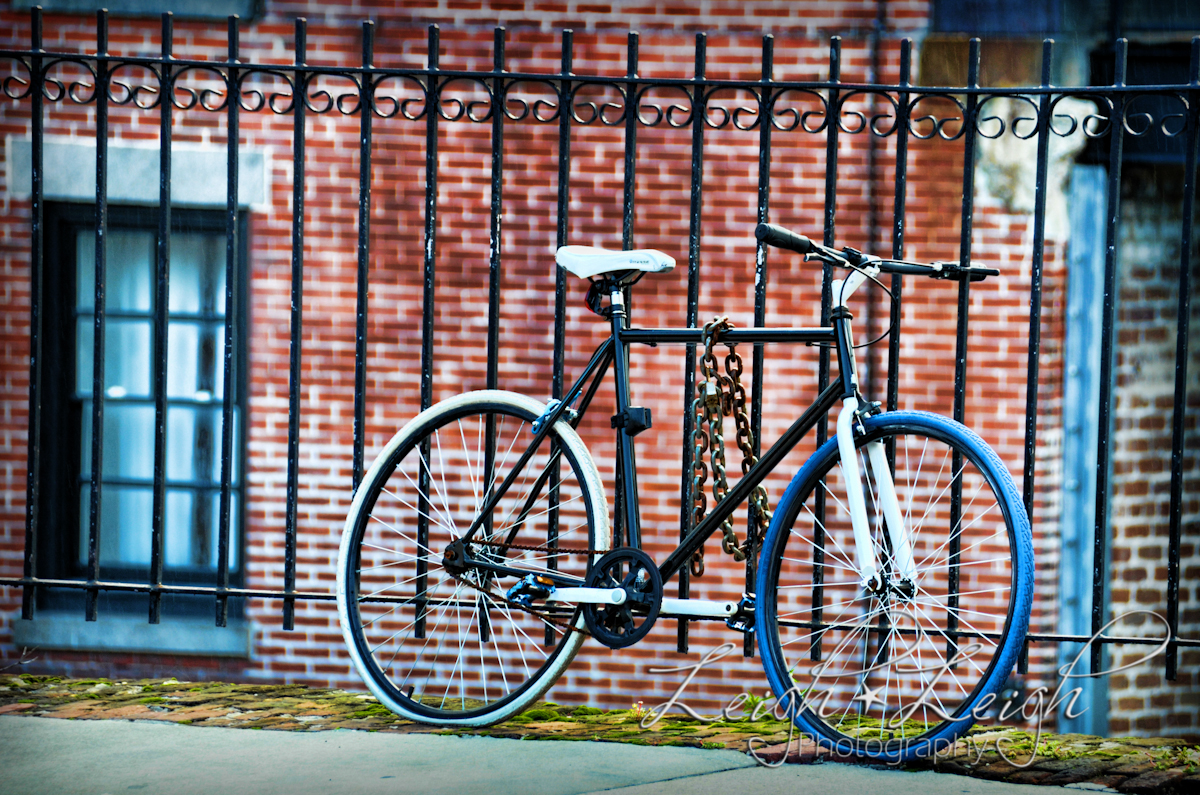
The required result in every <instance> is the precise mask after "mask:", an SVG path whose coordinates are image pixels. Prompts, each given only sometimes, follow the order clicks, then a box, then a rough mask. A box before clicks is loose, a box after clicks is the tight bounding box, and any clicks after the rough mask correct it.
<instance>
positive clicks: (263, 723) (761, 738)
mask: <svg viewBox="0 0 1200 795" xmlns="http://www.w3.org/2000/svg"><path fill="white" fill-rule="evenodd" d="M2 714H14V715H22V716H35V717H47V718H62V719H68V720H138V721H155V722H169V723H177V724H190V725H196V726H224V727H231V728H243V729H261V730H274V731H302V732H313V731H330V730H336V729H354V730H359V731H379V732H396V733H421V734H452V735H464V734H470V735H479V736H489V737H504V738H513V739H538V740H556V741H588V740H590V741H598V742H621V743H632V744H636V745H651V746H658V745H665V746H684V747H692V748H727V749H734V750H739V751H742V752H749V751H750V750H751V749H753V755H754V756H755V757H756V758H758V759H759V760H760V761H762V762H764V763H768V764H784V763H787V764H816V763H822V762H844V763H849V764H860V763H861V762H860V760H856V759H851V758H846V757H842V756H839V755H837V754H835V753H833V752H832V751H831V749H828V748H821V747H818V746H817V745H816V744H814V743H813V742H812V741H810V740H808V739H802V738H799V737H797V736H793V735H792V734H790V733H789V726H788V725H787V724H785V723H783V722H780V721H776V720H773V719H772V718H771V717H770V716H767V717H766V718H764V719H761V720H757V721H754V720H750V719H749V716H747V717H744V718H741V719H736V718H735V719H732V720H722V721H716V722H704V721H700V720H696V719H694V718H690V717H687V716H684V715H666V716H664V717H663V718H662V719H660V720H659V721H657V722H656V723H655V725H654V726H652V727H650V728H645V729H644V728H642V726H641V720H642V718H643V717H644V716H645V714H646V713H645V710H644V709H643V708H642V706H641V704H635V705H633V706H632V708H631V709H628V710H607V711H606V710H600V709H595V708H591V707H568V706H560V705H557V704H553V703H540V704H538V705H537V706H535V707H534V708H532V709H529V710H526V711H525V712H524V713H523V714H521V715H518V716H517V717H515V718H513V719H512V720H509V721H506V722H504V723H501V724H497V725H495V726H491V727H488V728H486V729H478V730H458V729H446V728H441V727H437V726H426V725H422V724H416V723H412V722H410V721H407V720H403V719H401V718H398V717H397V716H396V715H394V714H392V713H391V712H389V711H388V710H387V709H386V708H385V707H383V706H382V705H381V704H379V702H378V701H376V700H375V698H374V697H372V696H369V695H365V694H362V693H354V692H350V691H346V690H327V689H318V688H310V687H306V686H304V685H266V684H263V685H256V684H228V683H223V682H180V681H177V680H175V679H167V680H161V679H142V680H130V681H111V680H107V679H62V678H59V677H54V676H15V677H14V676H0V715H2ZM1035 739H1036V740H1037V753H1036V755H1034V754H1031V752H1032V751H1033V748H1034V740H1035ZM1000 749H1003V755H1002V754H1001V750H1000ZM1005 757H1007V759H1006V758H1005ZM906 769H914V770H919V769H933V770H937V771H940V772H944V773H955V774H958V775H966V776H972V777H975V778H982V779H990V780H993V781H1007V782H1010V783H1015V784H1041V785H1047V786H1066V787H1070V788H1074V789H1084V790H1091V791H1098V792H1121V793H1128V794H1129V795H1174V794H1175V793H1178V794H1179V795H1200V748H1198V747H1197V746H1196V745H1193V744H1189V743H1187V742H1185V741H1183V740H1178V739H1167V738H1133V737H1119V738H1104V737H1093V736H1089V735H1081V734H1064V735H1053V734H1047V733H1042V734H1041V735H1040V737H1037V738H1035V737H1034V736H1033V735H1032V734H1030V733H1029V732H1026V731H1024V730H1021V729H1016V728H1010V727H994V726H991V727H976V728H975V729H973V730H972V731H971V733H970V734H969V735H968V736H967V737H965V738H963V739H960V740H959V741H958V742H957V743H956V744H955V746H954V747H953V748H948V749H946V751H945V753H943V754H939V755H938V756H937V758H935V759H932V760H928V761H922V762H920V763H917V764H910V765H907V766H906Z"/></svg>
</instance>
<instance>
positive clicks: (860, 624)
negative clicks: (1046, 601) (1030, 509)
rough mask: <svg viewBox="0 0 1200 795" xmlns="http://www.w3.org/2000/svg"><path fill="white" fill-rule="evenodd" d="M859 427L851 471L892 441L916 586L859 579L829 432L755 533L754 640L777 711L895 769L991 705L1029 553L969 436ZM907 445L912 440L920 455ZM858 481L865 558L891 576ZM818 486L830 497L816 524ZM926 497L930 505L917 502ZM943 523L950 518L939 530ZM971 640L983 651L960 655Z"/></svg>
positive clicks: (930, 428) (1003, 479)
mask: <svg viewBox="0 0 1200 795" xmlns="http://www.w3.org/2000/svg"><path fill="white" fill-rule="evenodd" d="M864 426H865V434H863V435H861V436H860V438H858V439H857V440H856V444H857V450H858V459H859V462H860V468H862V471H864V472H866V471H867V469H866V466H867V461H868V458H867V456H866V455H865V454H864V453H865V449H866V448H865V445H866V444H867V443H868V442H870V441H875V440H882V441H886V440H889V439H890V440H892V444H893V445H895V447H894V448H893V449H894V465H893V467H892V468H893V470H894V471H895V482H896V489H897V492H898V497H899V502H900V505H901V508H902V510H904V511H905V514H906V523H907V524H908V525H909V532H910V533H912V536H911V538H912V541H913V545H914V559H915V560H916V561H918V569H917V576H916V583H915V584H913V585H911V586H904V585H903V583H900V585H899V586H898V587H897V588H894V589H890V590H888V591H887V592H886V593H882V594H880V593H871V592H870V591H868V589H866V588H865V587H863V585H862V583H861V577H860V576H859V574H858V572H857V570H856V558H855V557H854V553H853V552H852V550H853V535H852V530H851V529H850V522H849V518H848V514H847V511H846V507H845V497H844V496H840V495H839V490H840V492H841V494H842V495H844V492H845V489H844V487H843V486H842V483H841V479H842V476H841V469H840V467H838V466H837V464H838V462H839V461H840V453H839V450H838V446H837V440H836V438H833V439H830V440H828V442H826V443H825V444H824V445H822V447H821V448H820V449H818V450H817V451H816V453H814V454H813V456H812V457H811V458H810V459H809V460H808V461H807V462H806V463H805V464H804V465H803V467H801V469H800V470H799V471H798V472H797V473H796V476H795V477H794V478H793V479H792V481H791V484H790V485H789V486H788V488H787V490H786V491H785V493H784V495H783V497H782V498H781V500H780V502H779V505H778V506H777V508H776V510H775V513H774V516H773V518H772V521H771V525H770V527H769V528H768V530H767V533H766V536H765V537H764V540H763V545H762V552H761V559H760V562H759V570H758V571H759V574H758V583H757V585H758V588H757V599H756V608H755V616H756V618H755V622H756V633H757V636H758V639H759V644H760V652H761V656H762V660H763V667H764V669H765V671H766V674H767V678H768V680H769V682H770V684H771V688H772V690H773V691H774V693H775V700H774V704H773V706H774V708H775V709H776V712H777V714H778V715H780V716H787V717H790V718H792V720H793V722H794V723H795V725H796V727H797V728H798V729H799V730H800V732H801V733H803V734H805V735H807V736H808V737H810V738H811V739H812V740H814V741H816V742H817V743H818V744H819V745H821V746H822V747H824V748H825V749H826V750H827V751H829V752H833V753H836V754H845V755H853V756H856V757H860V758H868V759H871V760H874V761H877V762H885V763H891V764H895V763H900V762H905V761H910V760H913V759H915V758H918V757H923V756H930V755H933V754H936V753H939V752H942V751H944V749H946V748H948V747H950V745H951V744H952V743H953V742H954V740H955V739H956V738H957V737H959V736H960V735H961V734H962V733H963V732H965V731H966V730H967V729H968V728H969V727H970V726H971V725H972V724H973V723H975V722H976V721H977V719H978V718H981V717H983V716H985V715H986V713H987V712H988V711H989V710H990V709H994V708H995V706H996V700H997V694H998V692H999V691H1000V689H1001V688H1002V687H1003V685H1004V682H1005V680H1006V679H1007V677H1008V675H1009V673H1010V671H1011V670H1012V668H1013V666H1014V664H1015V662H1016V660H1017V656H1018V654H1019V652H1020V650H1021V647H1022V644H1023V642H1024V638H1025V634H1026V631H1027V630H1028V624H1029V612H1030V607H1031V604H1032V596H1033V578H1034V565H1033V546H1032V539H1031V533H1030V525H1029V519H1028V516H1027V515H1026V512H1025V509H1024V506H1023V505H1022V502H1021V498H1020V495H1019V493H1018V492H1017V488H1016V486H1015V485H1014V483H1013V480H1012V477H1011V476H1010V474H1009V472H1008V470H1007V468H1005V466H1004V465H1003V463H1002V462H1001V461H1000V458H999V457H998V456H997V455H996V453H995V452H994V451H993V450H992V449H991V448H990V447H988V445H987V444H986V443H985V442H984V441H983V440H982V439H980V438H979V436H978V435H976V434H975V433H974V432H972V431H971V430H969V429H967V428H966V427H964V426H963V425H961V424H959V423H957V422H955V421H953V420H951V419H948V418H946V417H941V416H938V415H935V414H930V413H926V412H915V411H904V412H891V413H888V414H883V415H880V416H876V417H872V418H870V419H868V420H867V421H866V422H865V423H864ZM916 443H920V444H921V445H923V446H922V447H920V449H919V455H918V454H917V453H915V452H914V447H915V445H916ZM931 445H932V449H931ZM956 453H957V454H958V455H961V462H962V465H961V467H960V468H959V469H957V470H956V469H955V465H956V463H958V462H959V461H960V459H959V458H957V457H956V456H955V454H956ZM947 462H949V464H948V466H949V470H948V471H947ZM955 479H957V480H958V481H959V485H960V489H961V497H960V498H959V499H958V506H957V514H956V513H955V510H956V508H955V506H954V505H953V504H952V503H953V502H954V494H955V490H954V488H953V481H954V480H955ZM864 484H865V485H864V486H863V488H864V492H865V494H866V497H867V504H868V512H869V514H870V523H871V532H872V543H873V544H874V548H875V550H876V555H877V557H879V558H880V559H881V561H882V563H881V568H882V570H883V571H884V573H885V575H886V577H885V578H886V579H889V580H891V581H896V582H898V581H899V580H900V578H899V577H898V575H895V574H894V572H892V573H889V567H890V564H889V555H888V550H889V548H890V543H889V539H888V533H887V531H886V529H885V523H884V521H883V519H882V511H880V510H879V506H878V504H877V503H878V499H877V495H875V493H874V487H873V486H872V485H871V482H870V481H869V480H867V479H866V478H865V476H864ZM818 494H824V495H825V497H826V499H825V502H826V505H825V511H824V519H823V521H820V520H818V515H819V513H820V512H819V510H818V509H817V505H816V499H815V497H816V495H818ZM981 495H983V498H982V500H981V499H980V496H981ZM992 500H994V502H992ZM921 501H925V502H928V503H930V504H928V505H925V506H924V508H923V510H922V502H921ZM941 520H946V521H948V522H949V524H947V525H945V528H939V525H940V523H941ZM927 524H928V527H927V526H926V525H927ZM952 527H957V528H958V529H957V532H950V528H952ZM931 528H932V529H931ZM939 530H940V532H939ZM955 537H957V543H955V542H954V540H953V539H954V538H955ZM818 550H819V551H818ZM955 550H957V551H955ZM1005 550H1007V554H1002V553H1003V552H1004V551H1005ZM1005 567H1007V571H1006V572H1005V571H1003V569H1004V568H1005ZM943 570H944V573H943ZM818 572H819V574H818ZM806 574H807V580H808V581H807V582H805V581H803V580H804V577H805V575H806ZM952 577H953V578H954V579H955V582H954V584H952V583H951V579H952ZM818 580H819V582H816V581H818ZM984 586H990V587H984ZM815 588H819V589H820V590H819V591H818V590H814V589H815ZM909 590H911V591H912V594H911V596H910V595H908V591H909ZM953 594H957V595H956V596H954V595H953ZM968 601H969V602H970V605H971V606H970V607H967V606H966V604H967V602H968ZM818 605H819V606H820V609H819V610H818V609H815V608H817V606H818ZM806 610H807V619H808V620H803V617H804V616H805V615H806V612H805V611H806ZM831 613H836V615H831ZM931 613H932V614H934V615H933V616H931V615H930V614H931ZM943 613H944V616H943V617H942V620H940V621H939V620H938V618H937V616H939V615H941V614H943ZM872 643H874V645H873V646H872ZM974 645H979V646H980V647H981V648H980V649H979V651H978V652H975V653H974V654H973V655H971V656H966V655H965V653H966V652H967V651H970V650H971V649H972V647H973V646H974ZM943 647H944V651H942V650H941V649H942V648H943ZM980 652H982V653H983V655H984V656H985V659H984V660H983V664H980V662H979V660H977V659H976V656H977V655H978V654H979V653H980ZM956 656H957V659H958V662H956V663H954V664H951V663H952V662H953V661H954V660H955V658H956ZM802 657H803V658H805V659H802ZM813 658H816V659H813ZM939 658H940V659H939ZM804 663H810V665H809V666H808V670H807V671H805V670H804V668H803V665H804ZM822 666H823V667H822ZM855 666H857V667H855ZM918 669H927V670H924V671H918ZM938 670H940V671H941V673H940V674H937V671H938ZM884 671H886V673H881V672H884ZM935 674H936V675H935ZM947 677H950V678H947ZM856 680H857V683H856ZM963 680H968V681H967V682H966V683H965V684H964V682H963ZM956 688H957V689H956ZM914 692H915V693H918V695H916V696H914V695H913V694H914ZM881 699H882V700H883V701H884V704H883V705H879V704H878V702H879V701H880V700H881ZM889 699H890V701H891V707H892V711H891V713H890V714H889V712H888V704H887V702H888V700H889ZM831 703H832V704H833V706H832V708H831ZM914 705H915V706H914ZM872 710H875V711H874V712H872ZM906 710H907V712H906ZM876 716H877V717H876Z"/></svg>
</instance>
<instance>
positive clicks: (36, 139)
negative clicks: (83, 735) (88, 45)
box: [21, 6, 45, 621]
mask: <svg viewBox="0 0 1200 795" xmlns="http://www.w3.org/2000/svg"><path fill="white" fill-rule="evenodd" d="M29 27H30V42H29V44H30V49H32V50H33V53H34V54H33V55H31V56H30V58H29V92H30V104H31V105H32V108H31V112H30V130H31V135H30V147H29V149H30V152H29V160H30V163H29V176H30V186H29V450H28V454H27V456H26V458H25V461H26V464H25V561H24V568H23V572H22V573H23V575H24V576H23V579H24V583H23V584H22V585H21V618H23V619H25V620H26V621H30V620H32V619H33V613H34V605H35V603H36V600H37V586H36V585H34V584H33V579H34V578H35V577H36V576H37V549H38V529H39V528H38V521H39V519H40V517H39V516H38V500H39V499H40V497H39V494H40V486H41V483H40V476H41V472H40V469H41V449H42V442H41V429H42V340H43V335H42V272H43V262H42V259H43V256H44V252H43V249H42V231H43V230H42V216H43V206H42V178H43V174H44V163H43V160H44V157H43V149H42V146H43V140H42V135H43V133H42V130H43V125H44V119H43V104H44V99H45V95H44V93H43V92H44V86H43V81H44V77H45V76H44V75H43V73H42V56H41V54H40V53H41V52H42V8H41V6H34V7H33V8H32V9H31V10H30V12H29Z"/></svg>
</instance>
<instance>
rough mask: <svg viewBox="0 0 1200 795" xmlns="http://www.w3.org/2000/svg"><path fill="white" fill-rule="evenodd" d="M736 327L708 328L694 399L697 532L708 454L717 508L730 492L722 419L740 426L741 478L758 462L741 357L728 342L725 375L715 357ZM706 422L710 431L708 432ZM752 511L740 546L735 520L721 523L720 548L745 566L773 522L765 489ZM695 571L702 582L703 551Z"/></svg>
mask: <svg viewBox="0 0 1200 795" xmlns="http://www.w3.org/2000/svg"><path fill="white" fill-rule="evenodd" d="M733 327H734V326H733V324H732V323H730V322H729V318H728V317H716V318H713V320H712V322H710V323H707V324H705V326H704V354H703V355H702V356H701V357H700V371H701V374H702V375H703V380H702V381H700V382H699V383H697V385H696V398H695V400H693V401H692V414H693V417H694V423H695V426H694V429H693V431H692V526H693V527H695V526H696V525H698V524H699V523H700V522H701V521H702V520H703V519H704V514H705V512H706V511H707V507H708V505H707V503H708V499H707V497H706V496H705V494H704V483H705V481H707V479H708V467H707V465H706V464H705V462H704V453H705V452H708V453H709V458H711V459H712V470H713V485H712V491H713V498H714V499H715V500H716V501H717V503H718V504H719V503H720V502H721V501H722V500H724V499H725V497H726V495H727V494H728V493H729V483H728V481H727V479H726V477H725V436H724V428H723V426H724V419H723V417H728V416H732V417H733V418H734V424H735V425H736V426H737V444H738V449H739V450H740V451H741V453H742V474H743V475H744V474H745V473H747V472H749V471H750V468H751V467H752V466H754V465H755V464H757V463H758V456H756V455H755V454H754V434H753V432H752V431H751V430H750V418H749V417H748V416H747V414H746V389H745V387H743V386H742V382H741V376H742V373H743V372H744V370H745V365H744V364H743V362H742V357H740V356H738V354H737V350H736V345H735V344H731V343H728V342H727V343H725V346H726V348H728V350H729V352H728V354H727V355H726V356H725V373H726V374H724V375H723V374H722V373H721V372H720V371H719V370H718V369H717V357H716V354H714V353H713V346H714V345H716V344H717V342H718V338H719V336H720V335H721V333H722V332H724V331H727V330H729V329H732V328H733ZM705 423H707V425H708V428H707V430H705ZM750 500H751V504H752V505H753V507H754V510H753V511H752V518H751V521H750V526H749V529H748V531H747V537H746V542H745V543H744V544H741V545H739V544H738V539H737V533H736V532H735V531H734V529H733V521H732V520H731V519H729V518H726V519H725V521H724V522H722V523H721V532H722V538H721V549H723V550H724V551H725V554H727V555H731V556H732V557H733V559H734V560H736V561H739V562H740V561H744V560H745V559H746V556H747V555H748V554H753V552H754V548H755V546H756V544H757V543H758V540H759V539H760V538H762V535H763V531H764V530H765V529H766V526H767V525H768V524H769V523H770V521H771V511H770V508H769V505H768V501H767V490H766V489H765V488H763V486H761V485H759V486H756V487H755V489H754V491H753V493H752V494H751V496H750ZM690 569H691V572H692V574H693V575H694V576H696V577H699V576H701V575H703V574H704V547H700V549H698V550H696V552H695V553H693V554H692V560H691V566H690Z"/></svg>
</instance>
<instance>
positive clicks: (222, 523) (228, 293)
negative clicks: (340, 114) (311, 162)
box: [216, 15, 294, 627]
mask: <svg viewBox="0 0 1200 795" xmlns="http://www.w3.org/2000/svg"><path fill="white" fill-rule="evenodd" d="M239 21H240V20H239V19H238V17H237V15H233V16H231V17H230V18H229V21H228V29H227V36H226V40H227V48H228V52H227V53H226V58H227V60H228V61H229V69H228V72H227V73H226V75H227V79H228V81H229V84H228V87H227V89H226V92H225V95H226V99H225V126H226V134H227V141H226V147H225V351H224V357H223V359H222V362H221V366H222V368H223V369H222V373H223V375H222V378H223V379H224V383H223V385H222V388H221V496H220V505H219V508H218V510H219V514H218V519H217V560H216V567H217V589H216V593H217V602H216V623H217V626H218V627H223V626H225V625H226V623H227V622H228V620H229V598H228V590H229V522H230V516H231V514H232V510H233V494H232V488H233V401H234V397H235V392H236V390H237V376H236V362H237V357H236V356H235V355H234V351H235V350H236V345H237V337H238V328H237V310H236V307H237V284H238V276H237V274H238V259H240V253H241V245H240V243H239V241H238V191H239V182H238V177H239V175H240V171H239V163H240V159H239V156H238V150H239V146H238V144H239V141H238V138H239V137H240V134H241V133H240V128H239V119H240V116H239V111H240V109H241V96H242V95H241V82H240V80H241V75H242V73H241V72H240V71H239V70H238V69H237V67H235V66H234V64H236V63H237V61H238V47H239V40H238V23H239ZM293 536H294V533H293ZM293 546H294V542H293ZM285 609H286V608H285Z"/></svg>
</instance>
